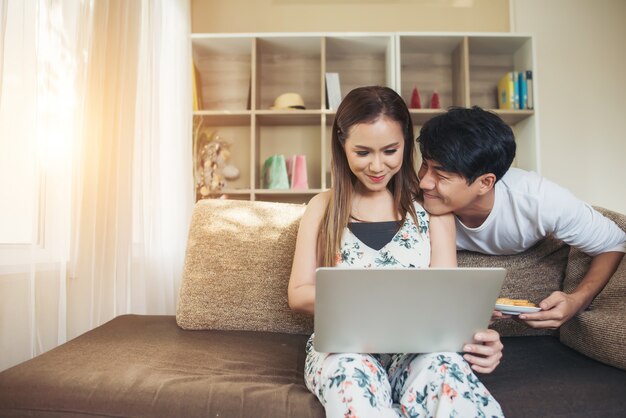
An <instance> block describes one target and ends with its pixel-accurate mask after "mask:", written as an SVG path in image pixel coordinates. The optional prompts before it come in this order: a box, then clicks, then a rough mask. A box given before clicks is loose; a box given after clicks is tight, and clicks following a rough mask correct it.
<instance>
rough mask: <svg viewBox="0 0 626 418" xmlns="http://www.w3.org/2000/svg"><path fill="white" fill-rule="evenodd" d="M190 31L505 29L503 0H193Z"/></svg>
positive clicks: (505, 4)
mask: <svg viewBox="0 0 626 418" xmlns="http://www.w3.org/2000/svg"><path fill="white" fill-rule="evenodd" d="M191 8H192V9H191V10H192V11H191V27H192V32H196V33H203V32H206V33H210V32H218V33H219V32H235V33H236V32H245V33H250V32H332V31H336V32H385V31H387V32H396V31H413V32H423V31H452V32H457V31H478V32H480V31H487V32H506V31H508V30H509V2H508V0H192V2H191Z"/></svg>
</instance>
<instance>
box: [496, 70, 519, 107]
mask: <svg viewBox="0 0 626 418" xmlns="http://www.w3.org/2000/svg"><path fill="white" fill-rule="evenodd" d="M513 74H515V73H514V72H512V71H509V72H508V73H506V74H505V75H504V76H502V78H501V79H500V82H499V83H498V108H499V109H515V90H516V88H515V77H514V76H513Z"/></svg>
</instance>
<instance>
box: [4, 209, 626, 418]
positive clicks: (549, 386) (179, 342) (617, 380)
mask: <svg viewBox="0 0 626 418" xmlns="http://www.w3.org/2000/svg"><path fill="white" fill-rule="evenodd" d="M599 210H601V211H602V213H604V214H605V215H606V216H608V217H610V218H611V219H613V220H614V221H615V222H616V223H617V224H618V225H619V226H620V227H621V228H626V216H624V215H621V214H618V213H615V212H611V211H607V210H603V209H599ZM303 211H304V206H303V205H297V204H289V203H270V202H259V201H256V202H249V201H241V200H218V199H215V200H203V201H200V202H198V203H197V204H196V206H195V208H194V213H193V216H192V221H191V226H190V232H189V237H188V243H187V252H186V258H185V265H184V271H183V274H182V280H181V288H180V292H179V300H178V305H177V311H176V315H175V316H174V315H171V316H155V315H122V316H119V317H116V318H114V319H112V320H110V321H109V322H107V323H105V324H103V325H101V326H99V327H97V328H95V329H93V330H91V331H89V332H87V333H85V334H83V335H80V336H79V337H77V338H75V339H73V340H71V341H68V342H67V343H65V344H62V345H60V346H59V347H57V348H55V349H53V350H50V351H48V352H46V353H44V354H41V355H39V356H37V357H35V358H33V359H31V360H28V361H26V362H24V363H22V364H19V365H17V366H14V367H12V368H10V369H7V370H5V371H3V372H1V373H0V416H1V417H268V418H270V417H271V418H277V417H323V416H324V410H323V408H322V406H321V404H320V403H319V402H318V400H317V399H316V398H315V396H313V395H312V394H311V393H310V392H309V391H308V390H307V389H306V387H305V386H304V381H303V365H304V357H305V344H306V341H307V339H308V337H309V335H310V333H311V332H312V329H313V323H312V319H311V318H310V317H308V316H304V315H301V314H296V313H293V312H292V311H291V310H290V309H289V307H288V305H287V296H286V295H287V283H288V279H289V274H290V269H291V262H292V257H293V252H294V245H295V239H296V234H297V229H298V223H299V219H300V217H301V215H302V213H303ZM588 263H589V257H587V256H585V255H584V254H581V253H580V252H578V251H577V250H575V249H570V248H569V247H568V246H567V245H565V244H563V243H562V242H559V241H557V240H554V239H546V240H545V241H543V242H541V243H539V244H538V245H536V246H535V247H533V248H531V249H529V250H528V251H526V252H525V253H523V254H519V255H516V256H502V257H499V256H498V257H493V256H491V257H490V256H484V255H480V254H475V253H468V252H462V253H460V254H459V264H460V265H461V266H467V267H477V266H503V267H506V268H507V278H506V280H505V283H504V285H503V288H502V296H507V297H511V298H527V299H531V300H532V301H535V302H538V301H539V300H541V299H542V298H544V297H545V296H547V295H548V294H549V293H551V292H552V291H553V290H556V289H565V290H566V291H567V290H571V289H572V288H573V287H575V286H576V284H577V282H578V281H580V279H581V277H582V274H583V272H584V271H585V270H586V268H587V266H588ZM625 294H626V261H622V263H621V265H620V267H619V269H618V271H617V272H616V273H615V275H614V276H613V277H612V279H611V281H610V282H609V283H608V285H607V286H606V287H605V289H604V290H603V291H602V292H601V293H600V294H599V295H598V296H597V297H596V299H595V300H594V302H593V303H592V304H591V306H590V307H589V309H587V310H585V311H584V312H581V313H580V314H578V315H577V316H576V317H575V318H574V319H572V320H571V321H569V322H568V323H567V324H565V325H564V326H563V327H561V329H560V330H559V331H558V332H557V331H536V330H531V329H528V328H526V327H524V326H523V325H521V324H520V323H518V322H517V321H515V320H512V319H507V320H502V321H498V322H497V323H496V324H495V325H494V327H496V329H498V331H499V332H500V333H501V334H502V336H503V337H502V340H503V343H504V347H505V348H504V356H503V359H502V362H501V364H500V366H499V367H498V368H497V369H496V370H495V371H494V372H493V373H491V374H489V375H480V376H479V377H480V379H481V380H482V381H483V382H484V384H485V385H486V386H487V388H488V389H489V390H490V391H491V393H492V394H493V395H494V397H495V398H496V399H497V400H498V401H499V402H500V404H501V405H502V408H503V410H504V412H505V415H506V416H507V417H528V416H540V417H600V416H602V417H618V416H619V417H623V416H626V371H625V370H626V349H625V348H626V347H625V345H624V341H625V337H626V335H625V334H626V298H624V295H625ZM468 303H471V295H468Z"/></svg>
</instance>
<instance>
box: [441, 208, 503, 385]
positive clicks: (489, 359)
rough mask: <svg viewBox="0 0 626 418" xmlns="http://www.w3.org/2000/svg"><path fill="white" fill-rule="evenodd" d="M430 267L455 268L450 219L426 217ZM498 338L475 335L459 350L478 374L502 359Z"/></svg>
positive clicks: (492, 332)
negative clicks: (463, 352)
mask: <svg viewBox="0 0 626 418" xmlns="http://www.w3.org/2000/svg"><path fill="white" fill-rule="evenodd" d="M430 251H431V253H430V254H431V255H430V266H431V267H456V266H457V261H456V224H455V222H454V215H452V214H448V215H441V216H432V215H431V216H430ZM502 348H503V346H502V342H501V341H500V335H499V334H498V333H497V332H496V331H495V330H492V329H486V330H481V331H478V332H477V333H476V334H474V341H472V342H471V343H469V344H466V345H465V347H463V350H464V351H465V354H464V355H463V358H465V360H466V361H467V362H468V363H469V364H470V366H471V368H472V369H473V370H474V371H476V372H479V373H491V372H492V371H494V370H495V368H496V367H498V364H500V360H501V359H502Z"/></svg>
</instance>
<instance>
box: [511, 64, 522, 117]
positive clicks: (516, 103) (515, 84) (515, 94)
mask: <svg viewBox="0 0 626 418" xmlns="http://www.w3.org/2000/svg"><path fill="white" fill-rule="evenodd" d="M518 80H519V76H518V74H517V72H516V71H513V99H512V100H511V104H512V105H513V109H519V97H520V96H519V81H518Z"/></svg>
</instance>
